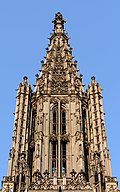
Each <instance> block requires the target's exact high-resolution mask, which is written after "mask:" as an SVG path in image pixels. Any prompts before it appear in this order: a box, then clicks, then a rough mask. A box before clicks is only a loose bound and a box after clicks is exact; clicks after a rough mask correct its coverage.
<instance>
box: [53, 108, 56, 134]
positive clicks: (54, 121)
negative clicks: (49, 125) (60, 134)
mask: <svg viewBox="0 0 120 192" xmlns="http://www.w3.org/2000/svg"><path fill="white" fill-rule="evenodd" d="M56 115H57V114H56V111H53V133H56V127H57V117H56Z"/></svg>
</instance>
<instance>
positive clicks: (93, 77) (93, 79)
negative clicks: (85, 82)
mask: <svg viewBox="0 0 120 192" xmlns="http://www.w3.org/2000/svg"><path fill="white" fill-rule="evenodd" d="M91 80H92V83H93V84H94V83H95V76H92V77H91Z"/></svg>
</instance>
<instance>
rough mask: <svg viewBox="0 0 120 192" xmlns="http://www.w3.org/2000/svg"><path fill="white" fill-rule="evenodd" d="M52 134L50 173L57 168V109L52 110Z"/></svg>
mask: <svg viewBox="0 0 120 192" xmlns="http://www.w3.org/2000/svg"><path fill="white" fill-rule="evenodd" d="M52 132H53V134H54V139H53V142H52V173H54V172H55V171H56V169H57V139H55V138H56V134H57V109H56V110H54V111H53V131H52Z"/></svg>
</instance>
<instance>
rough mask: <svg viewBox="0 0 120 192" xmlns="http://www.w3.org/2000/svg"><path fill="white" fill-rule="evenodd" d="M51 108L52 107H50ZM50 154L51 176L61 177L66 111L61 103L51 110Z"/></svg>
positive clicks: (63, 161)
mask: <svg viewBox="0 0 120 192" xmlns="http://www.w3.org/2000/svg"><path fill="white" fill-rule="evenodd" d="M51 106H52V105H51ZM51 118H52V123H51V128H50V130H51V131H50V132H51V137H52V139H51V145H50V146H51V153H52V163H51V165H52V174H54V173H55V171H56V173H57V175H59V176H62V175H63V174H65V172H66V144H67V142H66V140H65V136H64V135H65V134H66V110H65V107H63V106H62V104H61V103H59V104H58V103H56V104H55V106H54V107H53V108H52V110H51Z"/></svg>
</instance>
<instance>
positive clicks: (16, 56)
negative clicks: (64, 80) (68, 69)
mask: <svg viewBox="0 0 120 192" xmlns="http://www.w3.org/2000/svg"><path fill="white" fill-rule="evenodd" d="M58 11H60V12H61V13H62V14H63V17H64V18H65V20H66V21H67V23H66V24H65V29H66V32H68V35H69V37H70V40H69V43H70V45H71V47H72V48H73V55H74V56H75V60H77V61H78V68H79V69H80V73H82V74H83V83H84V84H86V88H87V85H88V83H89V82H90V81H91V76H93V75H94V76H95V77H96V80H97V82H99V83H100V84H101V87H102V89H103V103H104V112H105V125H106V132H107V142H108V148H109V150H110V156H111V165H112V174H113V176H115V177H117V179H118V181H119V188H120V141H119V138H120V125H119V119H120V80H119V78H120V0H74V1H72V0H18V1H16V0H0V87H1V91H0V92H1V94H0V181H1V180H2V177H3V176H5V175H7V165H8V154H9V149H10V147H11V143H12V133H13V121H14V115H13V113H14V112H15V101H16V98H15V97H16V89H17V86H18V84H19V83H20V82H21V81H22V80H23V77H24V76H25V75H27V76H28V81H29V82H30V84H31V86H32V85H33V84H34V83H35V74H37V73H38V70H39V69H40V61H41V60H43V57H44V56H45V48H46V47H47V46H48V44H49V39H48V38H49V36H50V33H51V32H52V29H53V24H52V23H51V21H52V20H53V18H54V16H55V13H57V12H58Z"/></svg>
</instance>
